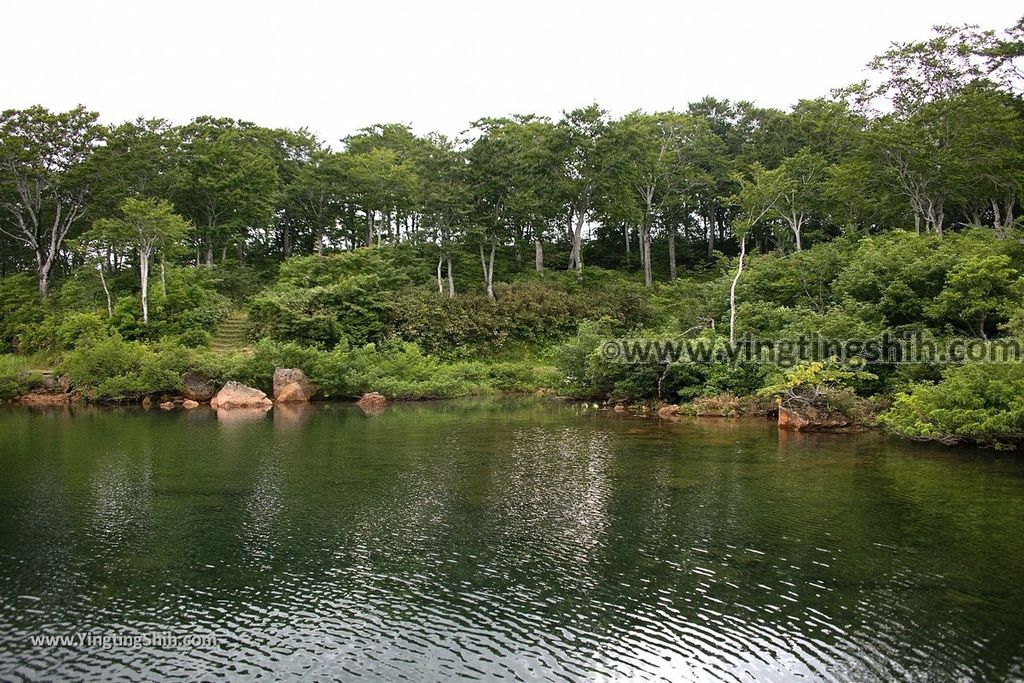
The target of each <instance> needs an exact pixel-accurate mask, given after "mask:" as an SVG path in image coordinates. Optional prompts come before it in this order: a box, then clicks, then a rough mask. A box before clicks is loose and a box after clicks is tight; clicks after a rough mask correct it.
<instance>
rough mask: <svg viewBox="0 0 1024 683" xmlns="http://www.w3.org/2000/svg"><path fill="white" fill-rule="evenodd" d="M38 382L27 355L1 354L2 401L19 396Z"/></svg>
mask: <svg viewBox="0 0 1024 683" xmlns="http://www.w3.org/2000/svg"><path fill="white" fill-rule="evenodd" d="M38 383H39V375H38V373H36V372H33V368H32V366H31V364H30V362H29V359H28V358H27V357H25V356H14V355H3V354H0V401H7V400H10V399H13V398H17V397H18V396H20V395H21V394H24V393H25V392H27V391H29V390H30V389H32V388H33V387H34V386H36V385H37V384H38Z"/></svg>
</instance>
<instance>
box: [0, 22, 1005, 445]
mask: <svg viewBox="0 0 1024 683" xmlns="http://www.w3.org/2000/svg"><path fill="white" fill-rule="evenodd" d="M1022 53H1024V20H1022V21H1021V22H1018V23H1017V24H1016V25H1014V26H1012V27H1008V28H1006V29H1005V30H983V29H981V28H978V27H975V26H939V27H936V28H935V29H934V32H933V33H932V35H930V36H926V37H922V39H921V40H920V41H916V42H909V43H894V44H892V46H891V47H890V49H889V50H887V51H886V52H885V53H883V54H881V55H878V56H877V57H875V58H874V59H872V60H871V61H870V62H869V63H868V65H867V67H868V68H867V71H866V73H867V75H868V77H867V78H866V79H865V80H864V81H862V82H860V83H856V84H852V85H847V86H845V87H840V88H837V89H836V90H834V91H833V92H831V93H829V94H827V95H823V96H822V97H820V98H818V99H808V100H801V101H799V102H797V103H795V104H794V105H793V106H792V107H790V108H789V109H788V110H780V109H774V108H766V107H761V106H757V105H756V104H754V103H751V102H745V101H731V100H728V99H718V98H715V97H705V98H703V99H701V100H699V101H696V102H692V103H690V104H689V105H688V106H686V107H684V108H681V109H679V110H674V111H661V112H647V111H642V110H636V111H632V112H629V113H625V114H623V115H619V116H613V115H612V114H611V113H609V112H608V111H605V110H604V109H603V108H602V107H601V106H600V105H599V104H596V103H594V104H589V105H586V106H582V107H579V108H576V109H569V110H566V111H565V112H564V113H563V114H562V115H561V116H560V117H557V118H550V117H546V116H540V115H533V114H515V115H508V116H500V117H495V118H483V119H480V120H477V121H473V122H471V123H469V124H468V126H467V129H466V130H465V131H463V132H462V133H460V134H459V135H458V136H454V137H449V136H446V135H443V134H440V133H429V134H425V135H420V134H417V133H415V132H414V129H413V128H412V127H411V126H410V125H406V124H404V123H382V124H376V125H370V126H367V127H366V128H363V129H361V130H359V131H356V132H354V133H353V134H351V135H349V136H348V137H346V138H344V139H342V140H340V141H324V140H321V139H319V138H318V137H317V136H316V135H315V134H314V133H312V132H310V131H309V130H305V129H299V130H283V129H273V128H267V127H263V126H260V125H258V124H256V123H251V122H247V121H241V120H235V119H230V118H220V117H216V116H201V117H198V118H195V119H194V120H192V121H190V122H187V123H184V124H178V123H173V122H170V121H166V120H164V119H160V118H150V119H145V118H140V119H138V120H133V121H127V122H123V123H115V124H112V125H106V124H101V123H100V119H99V114H98V113H96V112H93V111H90V110H89V109H88V108H86V107H78V108H75V109H72V110H70V111H63V112H60V111H49V110H47V109H45V108H43V107H40V106H36V107H30V108H26V109H16V110H7V111H4V112H3V113H2V114H0V354H3V355H0V398H6V399H12V398H15V397H17V396H19V395H21V394H23V393H25V392H27V391H29V390H31V389H32V387H33V386H35V385H36V384H38V383H39V382H40V381H41V379H40V378H41V377H42V374H43V372H44V371H45V372H49V371H54V372H56V373H59V374H60V375H62V376H66V377H67V378H68V380H69V382H70V383H71V385H72V386H74V387H75V389H76V390H77V391H78V392H79V394H80V395H81V396H82V397H83V398H86V399H89V400H96V401H124V402H128V401H131V402H138V401H140V400H142V399H143V398H144V397H146V396H158V395H161V394H165V393H173V392H175V391H176V389H177V387H178V386H179V382H180V377H181V374H182V373H184V372H193V373H198V374H201V375H204V376H206V377H209V378H211V379H213V380H216V381H222V380H227V379H234V380H238V381H242V382H245V383H247V384H251V385H252V386H256V387H267V386H268V385H269V383H270V381H271V374H272V373H273V370H274V368H275V367H278V366H285V367H300V368H303V369H304V370H305V371H306V373H307V374H308V375H309V376H310V378H311V379H312V380H313V381H314V382H315V384H316V385H317V387H318V388H319V392H320V395H321V396H322V397H323V398H332V397H334V398H346V397H357V396H359V395H360V394H361V393H363V392H365V391H378V392H380V393H383V394H385V395H386V396H388V397H390V398H399V399H421V398H444V397H452V396H461V395H468V394H477V393H486V392H500V391H519V392H527V391H528V392H533V391H542V392H545V393H548V394H553V395H559V396H571V397H576V398H581V399H587V400H604V401H610V402H620V403H633V404H641V403H644V402H648V403H649V404H651V405H655V404H666V403H668V404H673V405H676V404H678V405H680V406H681V408H680V410H682V411H683V412H686V411H690V412H697V413H704V412H714V411H718V414H737V413H743V412H745V411H751V410H755V408H754V407H753V406H755V405H758V404H763V402H764V401H766V400H774V399H776V398H778V400H786V397H792V396H798V395H800V394H801V392H803V393H804V394H805V395H806V393H807V392H808V391H811V392H813V393H814V395H815V396H824V397H826V399H827V401H829V402H830V407H831V408H832V409H834V410H838V411H842V412H845V413H848V414H850V415H853V416H855V417H856V418H857V420H858V421H861V422H864V423H869V424H878V425H881V426H884V427H886V428H888V429H890V430H892V431H894V432H896V433H898V434H901V435H904V436H908V437H911V438H917V439H936V440H940V441H944V442H948V443H955V442H960V441H969V442H979V443H983V444H990V445H996V446H1001V447H1014V446H1016V445H1017V444H1018V443H1019V442H1020V440H1021V437H1022V436H1024V366H1022V365H1021V364H1020V363H998V364H954V365H945V364H940V363H915V364H904V365H882V364H877V365H875V364H869V365H866V366H863V367H857V368H850V367H846V366H844V365H842V364H839V363H837V362H833V361H825V362H815V363H804V364H801V365H799V366H797V367H795V368H780V367H777V366H774V365H772V364H767V363H758V362H750V363H730V364H724V363H717V362H707V363H679V364H672V363H669V364H664V363H659V362H653V361H652V362H650V363H639V364H609V363H605V362H602V360H601V357H600V354H599V353H598V351H599V347H600V345H601V343H602V341H603V340H607V339H612V338H622V337H630V338H650V339H681V338H703V339H708V340H711V341H712V342H716V343H729V342H731V341H733V340H734V339H735V337H737V336H738V335H743V334H748V335H753V336H756V337H759V338H765V339H783V338H789V337H794V336H799V335H813V334H818V335H825V336H828V337H830V338H833V339H854V338H857V339H867V338H874V337H877V336H879V335H882V334H884V333H892V334H903V333H906V332H908V331H916V332H919V333H922V334H924V335H926V336H927V337H928V338H929V339H934V340H940V341H941V340H944V339H950V338H954V337H957V338H960V337H969V338H973V339H977V340H980V342H981V343H996V342H997V341H999V340H1004V339H1007V338H1018V339H1019V338H1020V336H1021V334H1022V333H1024V272H1022V265H1024V231H1022V229H1021V228H1022V222H1021V219H1020V218H1019V217H1018V215H1017V214H1018V210H1017V204H1018V200H1020V198H1021V197H1022V190H1024V100H1022V90H1021V83H1022V74H1021V71H1020V69H1019V65H1018V59H1019V57H1020V56H1021V54H1022Z"/></svg>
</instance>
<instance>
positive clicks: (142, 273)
mask: <svg viewBox="0 0 1024 683" xmlns="http://www.w3.org/2000/svg"><path fill="white" fill-rule="evenodd" d="M139 279H140V280H141V281H142V322H144V323H148V322H149V250H148V249H140V250H139Z"/></svg>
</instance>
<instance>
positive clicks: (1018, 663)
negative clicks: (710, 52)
mask: <svg viewBox="0 0 1024 683" xmlns="http://www.w3.org/2000/svg"><path fill="white" fill-rule="evenodd" d="M225 417H229V416H225ZM0 472H2V475H0V506H2V515H0V679H2V680H17V679H41V680H61V679H84V680H96V679H97V678H113V679H123V680H139V679H153V680H167V679H186V680H210V679H221V678H222V679H228V680H235V679H254V678H264V679H267V680H273V679H280V678H286V679H292V678H294V679H296V680H298V679H302V680H317V679H323V680H338V679H342V680H345V679H353V678H356V677H360V676H362V677H365V678H369V679H371V680H372V679H378V680H399V679H404V680H442V679H450V678H453V677H464V678H470V679H490V680H494V679H539V680H570V681H572V680H594V679H618V678H629V679H640V680H646V679H654V680H660V679H667V680H709V681H717V680H744V681H746V680H752V679H758V680H764V679H768V680H783V679H785V680H789V679H792V678H796V677H803V678H804V679H810V680H816V679H835V680H864V681H873V680H878V681H891V680H896V679H901V680H902V679H912V680H925V679H927V680H951V679H972V680H1005V679H1014V678H1017V679H1020V678H1022V677H1024V458H1022V457H1021V456H1020V455H1018V454H1005V453H1003V454H1000V453H996V452H991V451H975V450H969V449H945V448H937V447H936V448H933V447H926V446H922V445H918V444H912V443H908V442H900V441H895V440H892V439H889V438H887V437H884V436H882V435H879V434H863V435H856V436H826V435H796V434H788V433H779V432H778V431H777V430H776V429H775V427H774V425H772V424H771V423H770V422H767V421H761V420H725V419H690V420H683V421H680V422H666V421H659V420H656V419H653V420H641V419H636V418H629V417H624V416H621V415H615V414H610V413H607V412H599V411H596V410H593V409H586V408H585V407H581V406H576V405H567V404H560V403H556V402H542V401H534V400H500V401H484V402H475V401H474V402H447V403H433V404H412V405H395V406H391V407H389V408H388V409H387V411H386V412H385V413H384V414H383V415H380V416H376V417H367V416H364V415H363V414H362V413H361V412H360V411H359V410H358V409H357V408H356V407H355V406H351V405H326V406H314V407H306V408H299V409H282V408H275V409H274V410H273V411H272V412H270V413H267V414H266V415H262V414H257V415H248V414H235V415H232V416H230V419H218V417H217V416H216V415H215V414H214V413H213V412H211V411H210V410H208V409H206V408H202V409H199V410H196V411H192V412H181V411H177V412H171V413H165V412H162V411H155V412H154V411H151V412H143V411H141V410H136V409H123V410H117V409H102V408H80V409H75V410H73V411H61V410H50V411H37V412H30V411H28V410H25V409H20V408H15V407H6V408H5V407H0ZM77 634H87V635H89V636H91V637H94V638H100V637H104V636H105V637H107V638H108V641H107V642H106V643H101V642H98V641H96V640H93V641H92V642H91V643H87V644H84V645H77V644H75V643H65V644H56V645H53V644H51V645H45V644H42V643H41V642H40V641H38V640H36V641H33V638H36V637H38V636H70V637H72V638H74V637H77ZM166 634H170V635H173V636H174V637H175V638H179V639H180V640H179V641H177V642H174V643H172V642H170V641H169V640H168V636H167V635H166ZM136 636H149V637H150V638H151V641H150V642H149V643H148V644H147V643H146V642H144V641H143V642H142V643H141V645H140V644H139V643H134V644H133V643H131V642H127V638H129V637H132V638H134V637H136ZM190 636H207V637H209V636H212V637H213V638H214V639H215V642H204V643H202V644H200V645H199V646H192V645H191V644H190V641H187V640H186V639H188V638H189V637H190ZM83 637H84V636H83ZM116 638H121V639H122V640H120V641H117V640H115V639H116ZM161 639H163V641H162V642H158V641H160V640H161ZM139 640H140V641H141V640H142V639H141V638H139Z"/></svg>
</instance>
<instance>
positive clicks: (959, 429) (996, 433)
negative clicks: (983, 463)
mask: <svg viewBox="0 0 1024 683" xmlns="http://www.w3.org/2000/svg"><path fill="white" fill-rule="evenodd" d="M880 422H881V423H882V424H883V425H885V426H886V427H888V428H889V429H891V430H892V431H894V432H896V433H897V434H900V435H902V436H907V437H911V438H915V439H930V440H937V441H942V442H946V443H955V442H958V441H974V442H978V443H981V444H985V445H991V446H997V447H1007V446H1010V445H1013V444H1017V443H1019V442H1020V441H1021V439H1022V438H1024V364H1020V363H1010V364H999V365H963V366H958V367H954V368H950V369H949V370H947V371H946V372H944V373H943V375H942V379H941V381H939V382H937V383H921V384H916V385H913V386H912V387H911V388H910V390H909V391H908V392H905V393H900V394H897V396H896V399H895V401H894V402H893V405H892V408H891V409H890V410H889V411H888V412H886V413H884V414H883V415H882V416H881V418H880Z"/></svg>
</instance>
